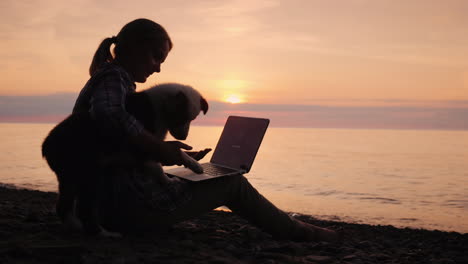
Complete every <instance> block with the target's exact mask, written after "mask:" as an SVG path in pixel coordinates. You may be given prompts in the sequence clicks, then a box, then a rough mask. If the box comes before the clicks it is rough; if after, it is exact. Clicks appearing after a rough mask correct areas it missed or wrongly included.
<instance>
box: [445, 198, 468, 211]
mask: <svg viewBox="0 0 468 264" xmlns="http://www.w3.org/2000/svg"><path fill="white" fill-rule="evenodd" d="M442 205H443V206H448V207H452V208H465V209H468V200H447V201H444V202H443V203H442Z"/></svg>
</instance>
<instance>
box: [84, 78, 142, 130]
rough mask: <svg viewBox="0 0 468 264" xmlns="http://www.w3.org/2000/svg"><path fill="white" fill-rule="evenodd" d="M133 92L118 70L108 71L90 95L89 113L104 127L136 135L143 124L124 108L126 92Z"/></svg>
mask: <svg viewBox="0 0 468 264" xmlns="http://www.w3.org/2000/svg"><path fill="white" fill-rule="evenodd" d="M131 92H133V88H131V87H129V85H128V84H126V82H125V81H124V79H123V78H122V76H121V74H120V73H119V72H118V71H110V72H109V73H107V74H105V75H104V76H102V79H101V80H100V81H99V82H98V83H97V84H96V87H95V91H94V93H93V95H92V97H91V100H90V103H91V109H90V112H91V115H92V116H94V118H95V119H96V120H99V122H100V123H101V124H102V125H103V127H104V128H112V129H118V130H120V131H122V132H124V133H125V134H127V135H132V136H136V135H138V134H140V133H141V132H142V131H143V125H142V124H141V123H140V122H139V121H138V120H136V118H135V117H134V116H132V115H131V114H130V113H128V112H127V111H126V109H125V100H126V96H127V94H128V93H131Z"/></svg>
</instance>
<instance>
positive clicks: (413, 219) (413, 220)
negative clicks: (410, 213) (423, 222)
mask: <svg viewBox="0 0 468 264" xmlns="http://www.w3.org/2000/svg"><path fill="white" fill-rule="evenodd" d="M398 220H399V221H402V222H416V221H419V219H416V218H399V219H398Z"/></svg>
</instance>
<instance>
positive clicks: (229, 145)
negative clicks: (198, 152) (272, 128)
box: [210, 116, 270, 172]
mask: <svg viewBox="0 0 468 264" xmlns="http://www.w3.org/2000/svg"><path fill="white" fill-rule="evenodd" d="M269 123H270V120H268V119H264V118H253V117H240V116H230V117H228V120H227V121H226V125H225V126H224V129H223V132H222V133H221V137H220V139H219V141H218V144H217V145H216V148H215V151H214V153H213V156H212V157H211V160H210V162H212V163H215V164H220V165H223V166H227V167H230V168H235V169H242V170H245V172H249V171H250V168H251V167H252V164H253V162H254V160H255V156H256V155H257V152H258V149H259V147H260V144H261V143H262V140H263V136H264V135H265V132H266V129H267V127H268V124H269Z"/></svg>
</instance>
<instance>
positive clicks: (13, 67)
mask: <svg viewBox="0 0 468 264" xmlns="http://www.w3.org/2000/svg"><path fill="white" fill-rule="evenodd" d="M135 3H138V4H135ZM135 3H133V2H129V1H127V0H125V1H123V0H112V1H93V0H70V1H61V0H41V1H14V0H2V1H1V3H0V39H1V41H0V76H1V79H0V121H9V120H10V121H11V120H13V121H14V120H26V119H28V116H30V115H31V114H32V115H38V114H41V115H42V117H37V116H36V120H49V116H52V117H54V118H55V119H54V118H53V119H54V120H56V119H57V116H64V115H65V114H67V113H69V110H68V105H70V107H71V105H72V104H73V99H72V98H76V95H77V93H78V92H79V91H80V89H81V88H82V87H83V85H84V83H85V82H86V81H87V79H88V78H89V76H88V68H89V64H90V62H91V58H92V56H93V54H94V52H95V50H96V48H97V46H98V44H99V43H100V41H101V40H102V39H103V38H105V37H110V36H112V35H116V34H117V33H118V31H119V30H120V28H121V27H122V26H123V25H124V24H125V23H127V22H129V21H131V20H133V19H135V18H139V17H145V18H149V19H152V20H155V21H157V22H159V23H160V24H162V25H163V26H164V27H166V29H167V30H168V31H169V33H170V35H171V37H172V39H173V42H174V49H173V51H172V52H171V53H170V54H169V57H168V58H167V60H166V62H165V63H164V64H163V65H162V72H161V73H160V74H156V75H153V76H152V77H150V78H149V79H148V82H147V83H145V84H139V85H138V89H139V90H141V89H143V88H146V87H149V86H150V85H153V84H155V83H160V82H180V83H185V84H190V85H192V86H194V87H195V88H197V89H198V90H200V91H201V92H202V94H204V95H205V97H207V99H208V100H209V101H210V102H215V101H226V100H227V99H228V98H230V100H232V101H241V102H244V103H249V104H255V105H265V106H264V107H262V106H258V107H257V106H255V111H260V110H259V109H270V112H268V113H267V112H262V113H261V114H264V115H266V116H268V115H269V116H271V117H276V118H279V120H280V121H281V122H282V123H281V122H280V123H281V124H290V122H291V121H295V122H293V123H294V124H303V123H307V122H308V121H307V118H311V120H312V121H313V122H315V123H314V124H312V126H320V124H322V125H324V126H327V124H328V126H333V127H334V126H339V124H343V125H344V126H346V124H348V126H351V125H352V126H354V125H353V124H360V122H363V120H364V119H365V120H367V121H366V122H368V123H366V124H367V125H366V126H365V127H381V126H382V125H385V124H389V125H388V126H390V127H407V126H408V125H410V124H412V123H414V122H413V121H411V120H407V121H406V123H405V124H399V123H398V124H397V123H395V124H394V125H391V124H392V122H393V121H391V120H393V119H395V120H399V119H400V118H398V117H399V116H403V115H404V116H413V117H414V120H415V122H416V123H417V122H418V121H419V120H417V119H418V118H419V119H421V118H422V117H424V118H427V117H432V120H431V123H430V124H429V125H428V124H423V125H420V126H419V127H429V128H430V127H435V128H454V129H460V128H462V129H466V128H468V123H467V121H464V120H466V119H467V118H466V115H467V113H468V112H467V111H468V16H467V15H466V14H468V1H464V0H445V1H440V0H411V1H406V0H346V1H343V0H294V1H286V0H282V1H280V0H258V1H254V0H233V1H223V0H219V1H210V0H193V1H185V0H172V1H155V0H151V1H150V0H148V1H137V2H135ZM56 94H59V96H56ZM60 94H65V95H64V96H65V97H66V98H68V99H67V100H68V101H66V102H67V107H65V106H62V104H60V103H57V101H50V100H53V99H54V98H55V100H59V98H61V95H60ZM66 94H70V96H68V95H66ZM33 95H34V96H40V97H38V98H42V99H44V100H46V101H45V102H44V103H43V105H42V106H40V105H37V104H36V102H37V100H38V99H30V98H26V97H25V96H33ZM11 96H13V97H11ZM43 96H46V97H43ZM47 96H48V97H47ZM23 97H24V98H23ZM25 98H26V99H25ZM42 99H41V100H42ZM28 100H29V101H28ZM31 100H32V102H34V104H35V106H34V107H33V106H31V107H29V106H30V105H31V103H27V104H26V105H25V102H30V101H31ZM46 102H49V103H48V104H49V105H54V106H55V105H57V104H60V106H58V107H56V109H55V108H54V109H49V110H47V111H45V110H44V111H43V112H41V111H42V110H41V109H45V108H47V107H46V106H44V105H45V104H46ZM63 103H65V102H63ZM2 104H3V105H2ZM20 105H21V107H20ZM274 105H289V106H291V105H300V106H301V107H302V106H316V105H318V106H330V107H342V108H336V109H335V108H333V109H332V108H329V109H328V110H329V111H331V112H330V113H329V112H321V113H323V115H322V116H321V117H322V119H320V118H318V117H317V116H313V117H311V114H316V113H315V112H311V111H314V110H311V109H313V108H307V107H305V108H301V111H300V112H298V111H293V112H291V113H289V114H291V115H289V114H287V115H288V117H286V116H285V113H283V112H281V111H280V110H278V109H282V108H281V107H278V108H277V109H275V108H274V107H273V108H271V106H274ZM376 106H377V107H393V108H392V109H391V110H389V111H387V112H385V114H384V113H383V112H382V113H381V114H382V118H380V117H377V116H374V117H372V118H371V117H368V116H367V117H364V116H366V115H367V114H366V113H367V112H366V111H371V109H373V108H372V107H376ZM347 107H361V108H360V109H357V108H356V109H355V108H349V109H348V108H347ZM367 107H371V108H367ZM395 107H403V108H404V110H403V112H404V113H406V114H403V112H401V109H396V108H395ZM408 107H409V108H408ZM421 107H422V108H424V109H425V110H424V111H426V112H424V113H423V114H420V113H422V112H421V111H422V110H420V109H419V108H421ZM245 108H248V107H247V106H246V107H245ZM57 109H61V110H60V111H58V110H57ZM64 109H65V110H64ZM223 109H224V106H223V107H221V108H218V111H220V112H218V113H214V112H211V113H210V114H211V115H213V117H212V118H213V119H216V118H218V117H219V118H221V119H222V118H224V116H223V117H221V116H218V115H220V113H224V112H223V111H224V110H223ZM408 109H411V110H408ZM432 109H436V110H432ZM437 109H438V110H437ZM445 109H448V110H445ZM457 109H465V110H457ZM354 110H356V111H357V112H356V113H358V112H359V113H361V114H359V115H357V114H356V115H355V116H354V119H352V120H351V119H349V117H348V116H347V115H346V113H347V112H349V111H354ZM236 111H241V112H242V111H244V110H243V107H239V108H238V109H237V110H236ZM261 111H264V110H261ZM460 111H461V112H460ZM377 112H379V111H377ZM293 113H296V115H293ZM299 113H300V114H299ZM331 113H333V114H331ZM379 113H380V112H379ZM389 113H393V114H389ZM434 113H437V114H434ZM225 114H229V113H228V112H226V113H225ZM252 114H254V115H257V114H259V112H253V113H252ZM334 116H338V117H339V120H338V119H335V118H334ZM383 116H386V117H385V118H387V119H385V118H384V117H383ZM24 118H26V119H24ZM41 118H42V119H41ZM314 118H315V119H314ZM362 118H363V119H362ZM366 118H368V119H366ZM28 120H29V119H28ZM57 120H59V119H57ZM301 120H302V121H301ZM323 120H328V121H326V122H325V121H323ZM353 120H354V121H353ZM377 120H380V123H382V124H377V123H375V122H376V121H377ZM382 120H387V121H385V122H386V123H385V122H383V121H382ZM294 124H293V125H294ZM441 124H442V125H441Z"/></svg>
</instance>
